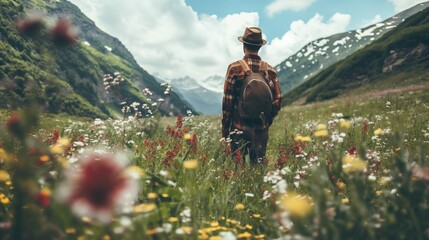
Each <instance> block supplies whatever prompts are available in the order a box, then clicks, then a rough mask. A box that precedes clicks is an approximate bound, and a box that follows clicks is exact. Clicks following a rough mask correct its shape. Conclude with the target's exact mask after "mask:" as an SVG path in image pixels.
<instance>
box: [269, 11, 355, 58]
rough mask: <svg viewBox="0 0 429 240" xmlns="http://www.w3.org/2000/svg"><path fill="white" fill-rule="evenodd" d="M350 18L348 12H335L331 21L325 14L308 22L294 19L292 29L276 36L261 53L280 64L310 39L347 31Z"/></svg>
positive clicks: (317, 15)
mask: <svg viewBox="0 0 429 240" xmlns="http://www.w3.org/2000/svg"><path fill="white" fill-rule="evenodd" d="M350 18H351V16H350V15H348V14H341V13H335V14H334V15H333V16H332V17H331V18H330V19H329V21H327V22H324V21H323V16H321V15H320V14H316V15H314V17H312V18H311V19H310V20H308V22H307V23H305V22H304V21H302V20H297V21H294V22H292V24H291V25H290V30H289V31H288V32H286V33H285V34H284V35H283V37H281V38H274V39H273V40H272V41H271V42H270V44H269V45H268V46H267V47H266V49H263V50H262V52H261V55H262V57H263V58H264V59H266V60H267V61H268V62H270V63H272V64H271V65H276V64H279V63H280V62H281V61H283V60H285V59H286V58H287V57H288V56H290V55H292V54H295V53H296V52H297V51H299V50H300V49H301V48H302V47H304V46H305V44H307V43H309V42H310V41H313V40H316V39H318V38H321V37H327V36H330V35H333V34H336V33H340V32H344V31H346V29H347V26H348V24H349V22H350Z"/></svg>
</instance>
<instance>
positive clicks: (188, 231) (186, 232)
mask: <svg viewBox="0 0 429 240" xmlns="http://www.w3.org/2000/svg"><path fill="white" fill-rule="evenodd" d="M181 228H182V230H183V232H184V233H185V234H191V233H192V228H191V227H188V226H183V227H181Z"/></svg>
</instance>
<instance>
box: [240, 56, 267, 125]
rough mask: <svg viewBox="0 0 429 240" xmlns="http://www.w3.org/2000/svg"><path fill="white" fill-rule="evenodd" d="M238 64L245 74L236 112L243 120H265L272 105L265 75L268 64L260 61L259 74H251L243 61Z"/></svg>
mask: <svg viewBox="0 0 429 240" xmlns="http://www.w3.org/2000/svg"><path fill="white" fill-rule="evenodd" d="M240 64H241V66H242V67H243V69H244V72H245V73H246V76H245V78H244V80H243V83H242V86H241V89H240V96H239V98H238V112H239V114H240V117H242V118H245V119H261V120H263V121H264V120H266V119H267V116H270V114H271V110H272V104H273V93H272V90H271V88H270V86H269V84H268V83H267V81H268V79H266V77H265V75H264V74H266V72H267V70H268V64H267V63H266V62H264V61H261V63H260V66H259V72H256V73H254V72H252V70H251V69H250V67H249V65H248V64H247V63H246V61H245V60H243V59H242V60H240Z"/></svg>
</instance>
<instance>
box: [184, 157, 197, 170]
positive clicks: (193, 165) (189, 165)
mask: <svg viewBox="0 0 429 240" xmlns="http://www.w3.org/2000/svg"><path fill="white" fill-rule="evenodd" d="M183 167H185V168H186V169H195V168H197V167H198V160H197V159H192V160H186V161H184V162H183Z"/></svg>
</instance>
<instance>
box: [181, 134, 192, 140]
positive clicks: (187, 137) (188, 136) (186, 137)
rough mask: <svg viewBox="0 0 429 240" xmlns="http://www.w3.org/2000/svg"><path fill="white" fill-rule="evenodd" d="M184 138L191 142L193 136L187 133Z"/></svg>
mask: <svg viewBox="0 0 429 240" xmlns="http://www.w3.org/2000/svg"><path fill="white" fill-rule="evenodd" d="M183 138H184V139H186V140H190V139H191V138H192V136H191V134H189V133H185V135H183Z"/></svg>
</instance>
